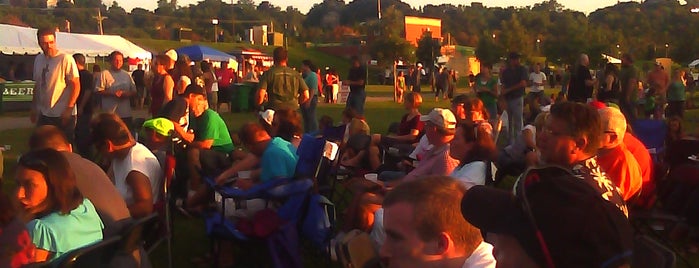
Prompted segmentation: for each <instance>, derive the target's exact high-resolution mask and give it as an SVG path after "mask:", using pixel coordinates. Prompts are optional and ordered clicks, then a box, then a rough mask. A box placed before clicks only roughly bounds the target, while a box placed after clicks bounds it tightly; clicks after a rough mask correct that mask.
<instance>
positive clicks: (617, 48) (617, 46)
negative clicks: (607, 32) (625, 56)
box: [616, 44, 621, 56]
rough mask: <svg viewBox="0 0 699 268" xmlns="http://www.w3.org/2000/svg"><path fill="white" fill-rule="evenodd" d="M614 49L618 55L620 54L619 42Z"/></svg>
mask: <svg viewBox="0 0 699 268" xmlns="http://www.w3.org/2000/svg"><path fill="white" fill-rule="evenodd" d="M616 50H617V53H618V54H619V56H621V46H620V45H619V44H616Z"/></svg>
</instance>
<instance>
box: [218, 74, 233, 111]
mask: <svg viewBox="0 0 699 268" xmlns="http://www.w3.org/2000/svg"><path fill="white" fill-rule="evenodd" d="M216 79H217V80H218V104H216V107H215V108H216V109H215V110H218V111H221V104H224V103H225V104H228V110H229V111H232V109H231V104H230V103H231V91H232V88H231V86H232V85H233V83H235V73H233V69H232V68H228V62H222V63H221V69H218V71H216Z"/></svg>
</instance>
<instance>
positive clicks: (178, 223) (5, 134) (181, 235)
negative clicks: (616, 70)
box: [0, 86, 699, 267]
mask: <svg viewBox="0 0 699 268" xmlns="http://www.w3.org/2000/svg"><path fill="white" fill-rule="evenodd" d="M426 91H429V89H426ZM466 91H467V90H466V89H460V90H458V91H457V93H465V92H466ZM392 94H393V93H392V87H391V86H369V87H368V96H369V97H384V98H386V97H391V96H392ZM423 99H424V102H423V105H422V108H421V111H422V112H423V113H427V112H428V111H429V110H430V109H432V108H433V107H449V103H448V102H447V101H443V100H441V101H439V102H435V100H434V98H433V95H431V94H430V93H429V92H426V93H424V94H423ZM343 109H344V104H319V106H318V112H317V113H318V116H319V117H320V116H321V115H329V116H331V117H333V118H334V119H335V122H336V123H337V122H338V121H339V120H340V115H341V112H342V110H343ZM403 113H404V110H403V109H402V106H401V105H400V104H396V103H393V102H392V101H377V102H368V103H367V104H366V117H367V121H368V123H369V125H370V126H371V129H372V132H374V133H384V132H386V130H387V128H388V125H389V124H390V122H395V121H398V120H399V119H400V117H401V115H402V114H403ZM222 115H223V118H224V120H225V121H226V124H227V125H228V127H229V129H230V130H232V131H236V130H238V129H239V128H240V126H241V125H242V124H244V123H245V122H248V121H251V120H255V114H253V113H233V114H232V113H224V114H222ZM687 117H688V120H687V122H686V125H687V126H688V128H689V129H690V131H691V132H690V133H695V132H694V131H696V122H697V118H699V110H693V111H689V112H688V116H687ZM30 131H31V130H30V129H13V130H7V131H1V132H0V144H11V145H12V150H11V151H9V152H7V153H6V155H5V159H4V165H5V172H4V174H5V176H4V177H5V180H3V183H2V185H3V186H4V187H3V190H4V191H6V192H10V191H11V190H12V189H13V188H14V182H13V179H12V177H13V174H14V168H15V167H14V166H15V163H16V162H17V157H18V156H19V155H20V154H21V153H23V152H26V151H27V146H26V142H27V136H28V134H29V132H30ZM337 211H338V213H339V211H341V208H338V210H337ZM208 251H209V242H208V239H207V238H206V235H205V233H204V224H203V221H202V220H201V219H196V218H194V219H190V218H183V217H181V216H179V215H176V217H175V238H174V253H175V254H174V255H175V256H174V263H175V267H195V266H194V265H193V264H192V263H191V262H190V259H192V258H194V257H199V256H202V255H204V254H206V253H207V252H208ZM165 256H166V255H165V250H164V247H160V248H159V249H157V250H156V251H155V252H154V253H153V254H152V255H151V256H150V257H151V260H152V262H153V264H154V267H164V266H165V264H166V261H165ZM690 260H691V261H692V263H693V264H694V265H699V257H697V256H693V255H692V256H690ZM316 261H317V259H314V258H307V259H306V262H307V267H325V266H324V265H322V264H318V263H316ZM680 265H682V264H680ZM680 267H682V266H680Z"/></svg>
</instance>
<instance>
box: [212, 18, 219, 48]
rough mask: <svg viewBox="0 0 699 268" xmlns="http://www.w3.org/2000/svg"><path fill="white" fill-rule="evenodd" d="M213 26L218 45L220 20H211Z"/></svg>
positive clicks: (215, 41) (215, 40)
mask: <svg viewBox="0 0 699 268" xmlns="http://www.w3.org/2000/svg"><path fill="white" fill-rule="evenodd" d="M211 24H213V25H214V43H218V19H211Z"/></svg>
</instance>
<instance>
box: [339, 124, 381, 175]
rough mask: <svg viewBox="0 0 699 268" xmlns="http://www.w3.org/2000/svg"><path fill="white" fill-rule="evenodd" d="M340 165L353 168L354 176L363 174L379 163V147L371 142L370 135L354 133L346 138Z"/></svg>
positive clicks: (375, 167) (376, 167)
mask: <svg viewBox="0 0 699 268" xmlns="http://www.w3.org/2000/svg"><path fill="white" fill-rule="evenodd" d="M340 165H341V166H342V167H345V168H348V169H351V170H354V171H355V173H354V175H356V176H364V174H366V173H369V172H371V171H374V170H376V169H378V168H379V165H381V159H379V148H378V147H377V146H376V145H375V144H373V143H372V142H371V136H369V135H364V134H356V135H354V136H352V137H350V138H349V139H348V140H347V144H346V145H345V149H344V152H343V154H342V157H341V158H340Z"/></svg>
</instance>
